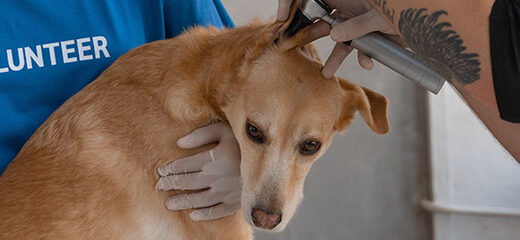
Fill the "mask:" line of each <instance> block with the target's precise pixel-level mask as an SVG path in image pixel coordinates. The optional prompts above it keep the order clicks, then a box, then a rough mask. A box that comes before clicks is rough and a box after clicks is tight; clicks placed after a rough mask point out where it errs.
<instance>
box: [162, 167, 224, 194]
mask: <svg viewBox="0 0 520 240" xmlns="http://www.w3.org/2000/svg"><path fill="white" fill-rule="evenodd" d="M218 177H219V176H215V175H205V174H202V173H200V172H199V173H189V174H180V175H170V176H166V177H161V178H159V182H157V185H155V188H156V189H157V190H159V191H169V190H172V189H176V190H197V189H204V188H208V187H209V186H210V185H211V183H213V182H215V181H216V180H217V179H218Z"/></svg>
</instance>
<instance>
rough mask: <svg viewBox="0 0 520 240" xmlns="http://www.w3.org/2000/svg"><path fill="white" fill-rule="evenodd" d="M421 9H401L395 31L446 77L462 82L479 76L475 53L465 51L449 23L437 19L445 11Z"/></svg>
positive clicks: (478, 64) (469, 81)
mask: <svg viewBox="0 0 520 240" xmlns="http://www.w3.org/2000/svg"><path fill="white" fill-rule="evenodd" d="M425 11H426V9H425V8H421V9H412V8H409V9H407V10H403V11H401V16H400V19H399V31H400V32H401V36H402V38H403V39H404V41H405V42H406V43H408V44H409V45H410V48H411V49H413V50H414V52H415V54H416V56H417V57H418V58H419V59H420V60H423V61H424V62H425V63H427V64H428V65H429V66H430V67H432V68H433V70H435V71H436V72H437V73H439V74H440V75H441V76H442V77H444V78H445V79H446V80H451V79H452V77H453V78H455V79H456V80H457V81H459V82H461V83H462V84H469V83H473V82H475V81H476V80H478V79H479V78H480V61H479V55H478V54H476V53H467V52H466V51H465V50H466V47H465V46H464V45H463V41H462V39H460V36H459V35H458V34H457V33H456V32H455V31H453V30H451V29H450V27H451V24H450V23H449V22H440V23H439V22H438V19H439V17H440V16H441V15H448V14H447V12H446V11H437V12H434V13H433V14H431V15H428V14H425V13H424V12H425Z"/></svg>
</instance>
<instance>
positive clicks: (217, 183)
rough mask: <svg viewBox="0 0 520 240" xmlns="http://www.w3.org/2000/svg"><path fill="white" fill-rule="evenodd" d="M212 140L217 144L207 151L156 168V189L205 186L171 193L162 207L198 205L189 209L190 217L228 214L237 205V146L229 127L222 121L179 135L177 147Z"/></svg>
mask: <svg viewBox="0 0 520 240" xmlns="http://www.w3.org/2000/svg"><path fill="white" fill-rule="evenodd" d="M212 142H218V145H217V146H216V147H215V148H213V149H211V150H209V151H206V152H202V153H199V154H196V155H193V156H189V157H185V158H182V159H179V160H177V161H174V162H172V163H170V164H168V165H166V166H163V167H160V168H158V169H157V171H158V173H159V175H160V176H161V177H160V179H159V182H158V183H157V185H156V189H157V190H160V191H168V190H172V189H177V190H198V189H205V188H209V189H207V190H205V191H202V192H197V193H187V194H181V195H175V196H172V197H170V198H169V199H167V200H166V207H167V208H168V209H170V210H185V209H193V208H201V209H197V210H195V211H193V212H192V213H190V217H191V219H193V220H194V221H200V220H212V219H216V218H221V217H225V216H229V215H231V214H233V213H234V212H235V211H237V210H238V209H240V197H241V191H242V186H241V178H240V148H239V146H238V142H237V141H236V139H235V137H234V136H233V132H232V131H231V128H230V127H229V126H228V125H227V124H225V123H222V122H219V123H215V124H211V125H208V126H206V127H202V128H199V129H197V130H195V131H194V132H192V133H191V134H189V135H187V136H185V137H183V138H181V139H179V141H177V145H178V146H179V147H181V148H197V147H200V146H203V145H205V144H208V143H212ZM216 204H218V205H216ZM208 206H212V207H208ZM204 207H207V208H204Z"/></svg>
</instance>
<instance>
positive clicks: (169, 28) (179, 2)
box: [164, 0, 235, 38]
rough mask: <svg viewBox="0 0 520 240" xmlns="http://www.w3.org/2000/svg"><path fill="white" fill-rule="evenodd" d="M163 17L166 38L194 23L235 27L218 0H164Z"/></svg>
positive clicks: (179, 32) (175, 34) (177, 33)
mask: <svg viewBox="0 0 520 240" xmlns="http://www.w3.org/2000/svg"><path fill="white" fill-rule="evenodd" d="M164 18H165V20H164V21H165V26H166V37H167V38H171V37H175V36H177V35H179V34H181V33H182V32H183V31H184V30H186V29H188V28H189V27H192V26H195V25H201V26H208V25H212V26H215V27H218V28H223V27H228V28H233V27H235V25H234V24H233V21H232V20H231V18H230V17H229V15H228V14H227V12H226V10H225V9H224V6H223V5H222V3H221V2H220V0H189V1H186V0H165V3H164Z"/></svg>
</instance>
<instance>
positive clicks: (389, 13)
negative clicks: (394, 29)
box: [371, 0, 395, 23]
mask: <svg viewBox="0 0 520 240" xmlns="http://www.w3.org/2000/svg"><path fill="white" fill-rule="evenodd" d="M371 1H372V3H373V4H374V6H376V7H379V8H381V12H382V13H383V14H384V15H385V16H386V17H387V18H388V19H389V20H390V21H391V22H392V23H393V22H394V16H395V9H393V8H389V7H388V6H387V5H386V0H371Z"/></svg>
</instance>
